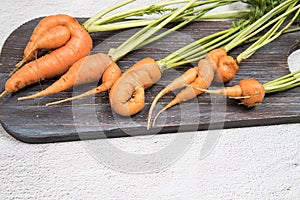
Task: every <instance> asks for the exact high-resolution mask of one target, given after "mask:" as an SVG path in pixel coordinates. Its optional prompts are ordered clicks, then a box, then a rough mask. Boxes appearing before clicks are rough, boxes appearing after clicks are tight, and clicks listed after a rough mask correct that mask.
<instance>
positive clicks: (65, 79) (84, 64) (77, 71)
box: [18, 53, 114, 100]
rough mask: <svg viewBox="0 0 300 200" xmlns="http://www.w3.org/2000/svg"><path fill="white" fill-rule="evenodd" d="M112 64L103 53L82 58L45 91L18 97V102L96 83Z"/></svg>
mask: <svg viewBox="0 0 300 200" xmlns="http://www.w3.org/2000/svg"><path fill="white" fill-rule="evenodd" d="M112 63H114V62H113V61H112V59H111V58H110V57H109V56H108V55H106V54H103V53H98V54H94V55H90V56H86V57H83V58H81V59H79V60H78V61H77V62H75V63H74V64H73V65H72V66H71V67H70V69H69V70H68V71H67V72H66V73H65V74H64V75H63V76H61V77H60V78H59V79H58V80H57V81H55V82H54V83H53V84H52V85H50V86H49V87H47V88H46V89H44V90H42V91H40V92H38V93H36V94H33V95H30V96H26V97H20V98H18V100H26V99H32V98H37V97H42V96H46V95H50V94H56V93H58V92H61V91H64V90H67V89H69V88H71V87H73V86H74V85H79V84H84V83H90V82H94V81H98V80H99V79H100V78H101V77H102V75H103V73H104V71H105V70H106V69H107V67H108V66H110V65H112Z"/></svg>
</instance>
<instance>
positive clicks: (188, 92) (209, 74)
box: [148, 59, 214, 128]
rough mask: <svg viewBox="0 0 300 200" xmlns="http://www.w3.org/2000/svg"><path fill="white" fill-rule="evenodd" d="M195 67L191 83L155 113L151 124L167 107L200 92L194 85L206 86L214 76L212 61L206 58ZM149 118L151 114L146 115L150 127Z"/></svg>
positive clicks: (191, 97) (193, 96)
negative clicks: (196, 70)
mask: <svg viewBox="0 0 300 200" xmlns="http://www.w3.org/2000/svg"><path fill="white" fill-rule="evenodd" d="M197 69H198V72H197V76H196V78H195V79H194V80H193V81H192V82H191V83H189V85H187V87H186V88H184V89H183V90H181V91H180V92H179V93H178V94H177V95H176V97H175V98H174V99H173V100H172V101H171V102H170V103H168V104H167V105H166V106H165V107H164V108H163V109H162V110H160V111H159V112H158V113H157V115H156V116H155V118H154V121H153V124H155V121H156V119H157V118H158V116H159V115H160V114H161V113H162V112H164V111H165V110H167V109H168V108H171V107H172V106H174V105H176V104H179V103H181V102H185V101H188V100H191V99H193V98H195V97H197V96H198V95H199V94H201V93H202V91H200V90H197V89H195V87H199V88H208V87H209V86H210V84H211V82H212V80H213V78H214V71H213V65H212V63H211V62H209V61H208V60H206V59H202V60H200V61H199V63H198V67H197ZM182 76H183V75H182ZM175 80H176V79H175ZM184 86H185V85H184ZM151 107H152V106H151ZM153 108H154V106H153V107H152V109H153ZM151 112H152V110H151ZM149 113H150V112H149ZM150 120H151V115H149V116H148V128H149V127H150Z"/></svg>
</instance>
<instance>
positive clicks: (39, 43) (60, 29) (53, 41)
mask: <svg viewBox="0 0 300 200" xmlns="http://www.w3.org/2000/svg"><path fill="white" fill-rule="evenodd" d="M34 36H35V37H34V39H35V40H36V41H34V40H33V39H30V40H29V42H28V45H27V46H26V48H25V50H24V56H23V59H22V60H21V61H20V62H19V63H18V64H17V65H16V68H15V69H14V71H13V72H12V73H11V74H13V73H14V72H15V71H16V70H17V69H19V68H20V67H21V66H22V65H23V64H24V63H25V62H29V61H31V60H33V59H34V58H36V56H37V54H38V51H39V50H41V49H56V48H59V47H61V46H63V45H65V44H66V43H67V41H68V40H69V39H70V37H71V33H70V30H69V29H68V28H67V27H66V26H61V25H59V26H54V27H53V28H50V29H49V30H48V31H47V32H44V34H43V35H41V36H40V37H39V38H38V39H37V38H36V35H34Z"/></svg>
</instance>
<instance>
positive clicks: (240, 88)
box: [195, 78, 265, 107]
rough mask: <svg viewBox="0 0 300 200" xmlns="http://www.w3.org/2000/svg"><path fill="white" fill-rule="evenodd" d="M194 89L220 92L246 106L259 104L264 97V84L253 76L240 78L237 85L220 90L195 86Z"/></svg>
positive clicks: (211, 92)
mask: <svg viewBox="0 0 300 200" xmlns="http://www.w3.org/2000/svg"><path fill="white" fill-rule="evenodd" d="M195 89H198V90H199V91H203V92H206V93H210V94H220V95H224V96H227V97H230V98H234V99H239V100H240V101H241V103H240V104H243V105H245V106H248V107H253V106H255V105H257V104H260V103H261V102H262V101H263V99H264V97H265V88H264V86H263V85H262V84H261V83H260V82H258V81H257V80H255V79H253V78H249V79H245V80H242V81H240V82H239V84H238V85H235V86H232V87H225V88H222V89H220V90H205V89H201V88H197V87H195Z"/></svg>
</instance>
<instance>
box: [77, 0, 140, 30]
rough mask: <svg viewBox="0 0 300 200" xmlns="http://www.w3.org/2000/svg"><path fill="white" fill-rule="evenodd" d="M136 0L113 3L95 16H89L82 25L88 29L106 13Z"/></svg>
mask: <svg viewBox="0 0 300 200" xmlns="http://www.w3.org/2000/svg"><path fill="white" fill-rule="evenodd" d="M134 1H136V0H125V1H122V2H120V3H118V4H116V5H113V6H112V7H109V8H107V9H105V10H103V11H100V12H99V13H97V14H96V15H95V16H93V17H91V18H89V19H88V20H86V21H85V22H84V23H83V24H82V25H83V26H84V27H85V29H87V30H88V27H89V26H90V25H91V24H93V23H94V22H95V21H96V20H97V19H99V18H101V17H102V16H104V15H106V14H107V13H109V12H112V11H114V10H116V9H118V8H120V7H122V6H125V5H127V4H130V3H132V2H134Z"/></svg>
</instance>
